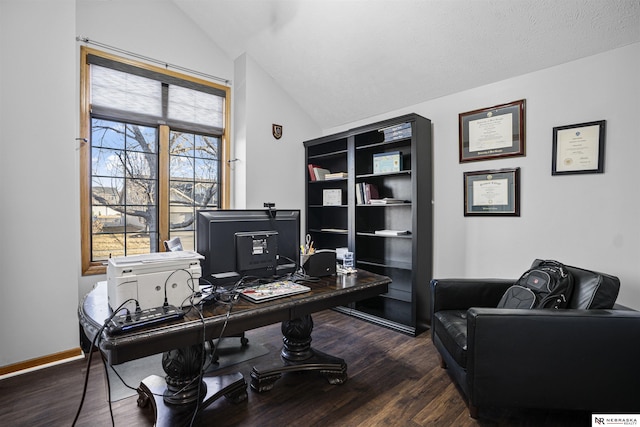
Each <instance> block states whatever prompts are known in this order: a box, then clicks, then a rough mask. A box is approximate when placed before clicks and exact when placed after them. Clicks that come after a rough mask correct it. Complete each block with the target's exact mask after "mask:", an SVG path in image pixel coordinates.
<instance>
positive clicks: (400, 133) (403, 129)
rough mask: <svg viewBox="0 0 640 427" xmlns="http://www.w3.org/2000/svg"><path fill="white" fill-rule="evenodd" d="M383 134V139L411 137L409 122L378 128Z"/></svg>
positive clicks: (392, 139)
mask: <svg viewBox="0 0 640 427" xmlns="http://www.w3.org/2000/svg"><path fill="white" fill-rule="evenodd" d="M379 132H382V133H383V134H384V140H385V141H387V142H388V141H395V140H397V139H404V138H411V123H400V124H398V125H394V126H389V127H386V128H383V129H380V130H379Z"/></svg>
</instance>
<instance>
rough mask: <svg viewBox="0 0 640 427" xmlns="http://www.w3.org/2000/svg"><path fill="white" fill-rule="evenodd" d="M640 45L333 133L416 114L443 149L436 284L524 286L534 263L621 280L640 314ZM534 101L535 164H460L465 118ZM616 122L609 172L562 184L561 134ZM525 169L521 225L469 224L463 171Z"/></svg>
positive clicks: (529, 115)
mask: <svg viewBox="0 0 640 427" xmlns="http://www.w3.org/2000/svg"><path fill="white" fill-rule="evenodd" d="M639 75H640V44H634V45H631V46H627V47H624V48H620V49H616V50H613V51H609V52H605V53H603V54H599V55H595V56H592V57H589V58H584V59H581V60H578V61H574V62H570V63H567V64H564V65H560V66H557V67H553V68H549V69H546V70H543V71H540V72H536V73H532V74H527V75H524V76H521V77H517V78H513V79H509V80H505V81H501V82H498V83H496V84H492V85H488V86H483V87H479V88H475V89H472V90H468V91H465V92H461V93H457V94H455V95H451V96H446V97H443V98H440V99H436V100H433V101H428V102H425V103H421V104H417V105H411V106H408V107H406V108H403V109H401V110H396V111H392V112H389V113H387V114H384V115H381V116H378V117H372V118H369V119H367V120H366V121H362V122H358V123H351V124H349V125H348V126H345V127H341V128H334V129H328V130H326V131H325V133H327V134H330V133H334V132H336V131H339V130H342V129H344V128H350V127H353V126H357V125H359V124H364V123H368V122H372V121H377V120H381V119H383V118H388V117H393V116H397V115H400V114H404V113H408V112H415V113H418V114H420V115H423V116H424V117H427V118H430V119H431V120H432V125H433V141H434V142H433V144H434V177H435V178H434V202H435V205H434V241H435V244H434V245H435V247H434V249H435V250H434V254H435V258H434V275H435V277H518V276H519V275H520V274H521V273H522V272H523V271H524V270H525V269H526V268H527V267H528V265H529V264H530V262H531V261H532V260H533V259H534V258H551V259H558V260H560V261H563V262H565V263H567V264H570V265H575V266H580V267H585V268H592V269H596V270H601V271H604V272H607V273H611V274H614V275H617V276H619V277H620V279H621V282H622V286H621V290H620V296H619V299H618V301H619V302H620V303H622V304H625V305H628V306H631V307H634V308H637V309H640V267H639V264H640V221H639V220H638V218H640V215H639V214H640V199H639V198H638V185H637V183H638V159H640V144H639V141H638V139H639V135H640V125H639V123H640V120H639V118H640V81H639V80H638V76H639ZM523 98H524V99H526V109H527V111H526V127H527V129H526V148H527V153H526V157H514V158H507V159H501V160H492V161H482V162H473V163H465V164H460V163H459V162H458V114H459V113H462V112H465V111H472V110H475V109H478V108H485V107H490V106H492V105H498V104H503V103H506V102H510V101H515V100H518V99H523ZM596 120H606V121H607V123H606V128H607V129H606V146H605V152H606V156H605V173H604V174H589V175H571V176H552V175H551V152H552V149H551V148H552V137H553V133H552V130H553V127H554V126H563V125H570V124H577V123H585V122H590V121H596ZM513 167H520V168H521V216H520V217H518V218H495V217H481V218H479V217H464V216H463V184H462V183H463V181H462V179H463V172H464V171H477V170H485V169H500V168H513Z"/></svg>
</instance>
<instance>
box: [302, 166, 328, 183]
mask: <svg viewBox="0 0 640 427" xmlns="http://www.w3.org/2000/svg"><path fill="white" fill-rule="evenodd" d="M307 168H308V169H309V178H310V179H311V181H324V180H325V177H326V176H327V174H328V173H331V171H329V169H324V168H321V167H320V166H318V165H314V164H311V163H309V164H308V165H307Z"/></svg>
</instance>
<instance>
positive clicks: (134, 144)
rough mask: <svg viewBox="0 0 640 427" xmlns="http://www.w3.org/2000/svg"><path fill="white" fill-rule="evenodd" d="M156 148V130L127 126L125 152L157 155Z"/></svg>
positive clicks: (146, 127)
mask: <svg viewBox="0 0 640 427" xmlns="http://www.w3.org/2000/svg"><path fill="white" fill-rule="evenodd" d="M157 148H158V129H156V128H152V127H148V126H134V125H128V126H127V150H129V151H141V152H143V153H157V152H158V149H157Z"/></svg>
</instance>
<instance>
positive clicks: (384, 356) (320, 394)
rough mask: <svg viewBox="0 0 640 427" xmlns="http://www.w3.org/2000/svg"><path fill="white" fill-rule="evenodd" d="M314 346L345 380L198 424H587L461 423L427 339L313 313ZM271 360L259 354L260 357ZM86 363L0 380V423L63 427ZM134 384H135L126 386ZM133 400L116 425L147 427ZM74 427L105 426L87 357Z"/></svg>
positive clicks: (483, 419)
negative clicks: (344, 369) (336, 360)
mask: <svg viewBox="0 0 640 427" xmlns="http://www.w3.org/2000/svg"><path fill="white" fill-rule="evenodd" d="M313 318H314V324H315V328H314V332H313V346H314V348H316V349H318V350H321V351H324V352H326V353H329V354H332V355H336V356H339V357H342V358H344V359H345V360H346V362H347V365H348V374H349V379H348V381H347V382H346V383H345V384H343V385H337V386H332V385H330V384H328V383H327V382H326V381H325V379H324V378H322V377H320V376H318V375H317V374H313V373H298V374H288V375H284V376H283V377H282V378H281V379H280V380H279V381H278V382H276V384H275V387H274V389H273V390H271V391H269V392H266V393H261V394H259V393H256V392H254V391H252V390H250V389H249V390H248V394H249V398H248V400H247V401H245V402H242V403H240V404H233V403H231V402H229V401H227V400H226V399H224V398H222V399H220V400H219V401H216V402H214V403H213V404H212V405H211V406H210V407H208V408H207V409H206V410H205V411H204V413H203V415H202V417H201V418H200V419H199V422H198V423H196V425H199V426H261V427H263V426H278V427H280V426H305V427H306V426H363V427H364V426H367V427H368V426H378V425H385V426H403V427H412V426H413V427H415V426H536V427H538V426H589V425H590V423H591V421H590V414H589V413H582V412H569V411H547V410H513V409H512V410H508V409H498V408H481V410H480V418H479V419H478V420H474V419H471V418H469V416H468V411H467V406H466V404H465V402H464V400H463V396H462V394H461V393H460V391H459V390H458V389H457V388H456V386H455V385H454V384H453V382H452V380H451V379H450V378H449V376H448V374H447V371H446V370H444V369H442V368H440V365H439V361H438V357H437V354H436V351H435V349H434V347H433V345H432V344H431V338H430V334H429V333H428V332H426V333H423V334H421V335H420V336H418V337H416V338H414V337H410V336H407V335H404V334H400V333H398V332H394V331H391V330H388V329H385V328H382V327H379V326H376V325H373V324H370V323H367V322H364V321H361V320H357V319H354V318H351V317H349V316H346V315H344V314H340V313H337V312H334V311H331V310H328V311H323V312H320V313H317V314H315V315H314V317H313ZM247 337H248V338H249V340H250V343H251V342H256V343H258V342H259V343H263V344H265V345H266V346H267V347H268V348H269V350H270V355H273V354H277V353H278V352H279V350H280V344H281V342H282V341H281V332H280V325H271V326H267V327H264V328H259V329H255V330H252V331H248V332H247ZM265 357H269V355H266V356H262V358H265ZM262 358H256V359H253V360H249V361H246V362H243V363H240V364H237V365H234V366H229V367H227V368H225V369H222V370H220V372H221V373H231V372H242V373H243V374H244V376H245V378H246V379H247V382H249V380H250V377H249V373H250V371H251V367H252V366H253V365H256V364H259V363H260V360H261V359H262ZM85 372H86V362H84V361H74V362H69V363H66V364H63V365H58V366H54V367H51V368H47V369H43V370H40V371H35V372H31V373H27V374H24V375H19V376H16V377H12V378H7V379H4V380H1V381H0V397H1V399H0V401H1V402H2V403H1V405H0V424H1V425H6V426H29V427H35V426H70V425H71V423H72V421H73V419H74V416H75V413H76V410H77V408H78V405H79V404H80V399H81V395H82V387H83V382H84V376H85ZM131 385H132V386H134V387H135V386H137V384H131ZM136 401H137V397H136V396H133V397H129V398H126V399H123V400H120V401H118V402H114V403H113V404H112V407H113V417H114V420H115V425H116V426H151V425H153V414H152V409H151V406H150V405H149V406H148V407H146V408H138V406H137V403H136ZM77 425H78V426H92V427H94V426H110V425H111V417H110V414H109V405H108V403H107V390H106V383H105V372H104V368H103V366H102V363H101V361H100V358H99V357H98V354H97V353H94V357H93V362H92V366H91V369H90V375H89V381H88V390H87V395H86V398H85V402H84V407H83V410H82V413H81V415H80V418H79V420H78V423H77Z"/></svg>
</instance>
